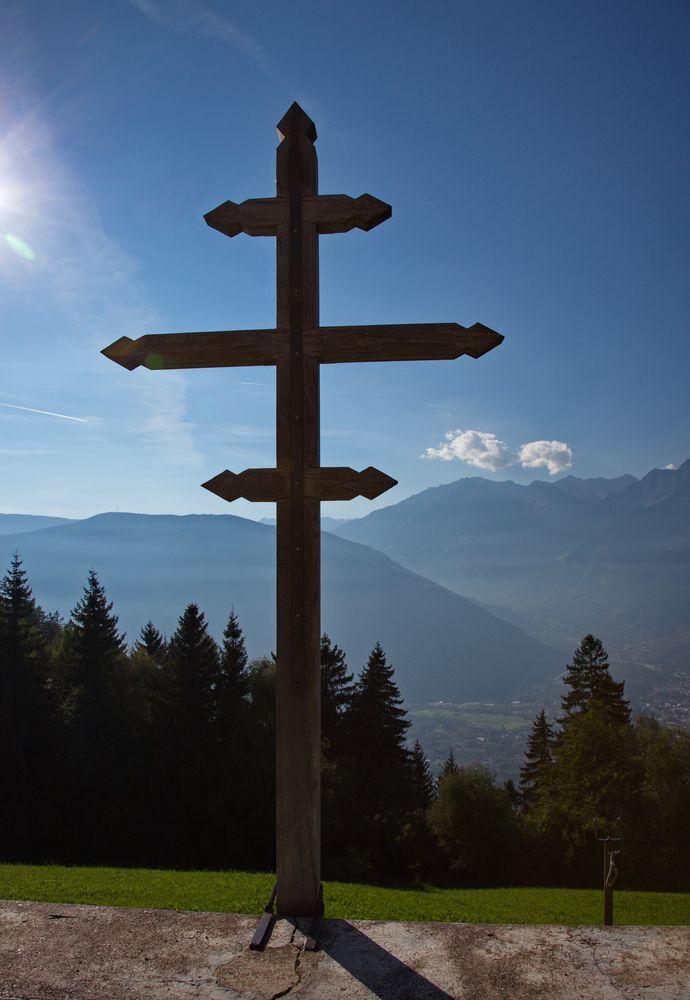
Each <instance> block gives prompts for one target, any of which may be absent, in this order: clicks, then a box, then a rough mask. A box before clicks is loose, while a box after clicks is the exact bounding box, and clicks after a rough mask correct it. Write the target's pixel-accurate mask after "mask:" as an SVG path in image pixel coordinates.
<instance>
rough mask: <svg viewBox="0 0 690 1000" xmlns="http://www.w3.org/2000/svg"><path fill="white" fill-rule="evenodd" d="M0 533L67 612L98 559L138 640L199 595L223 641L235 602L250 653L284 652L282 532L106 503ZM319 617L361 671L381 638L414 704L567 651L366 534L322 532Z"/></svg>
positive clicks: (4, 546)
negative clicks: (349, 536)
mask: <svg viewBox="0 0 690 1000" xmlns="http://www.w3.org/2000/svg"><path fill="white" fill-rule="evenodd" d="M23 527H24V530H23V532H22V533H19V534H17V533H14V534H5V535H2V536H0V565H4V566H8V565H9V562H10V560H11V558H12V555H13V553H14V552H15V551H17V552H19V555H20V557H21V559H22V562H23V565H24V568H25V569H26V571H27V573H28V575H29V580H30V582H31V585H32V587H33V590H34V594H35V596H36V599H37V600H38V602H39V604H40V605H41V606H42V607H43V608H44V610H46V611H52V610H58V611H59V612H60V613H61V614H62V615H63V616H68V615H69V612H70V610H71V608H73V607H74V605H75V604H76V602H77V600H78V599H79V598H80V596H81V594H82V588H83V586H84V584H85V582H86V577H87V573H88V571H89V569H91V568H94V569H95V570H96V571H97V573H98V576H99V579H100V580H101V582H102V583H103V584H104V586H105V588H106V591H107V594H108V597H109V599H110V600H112V601H113V604H114V611H115V613H116V614H117V615H118V616H119V619H120V626H121V628H123V629H124V630H125V631H126V632H127V635H128V640H129V641H130V642H133V641H134V640H135V639H136V638H137V636H138V633H139V631H140V629H141V627H142V626H143V625H144V624H145V623H146V622H147V620H148V619H151V620H152V621H153V622H154V624H156V625H157V626H158V627H159V628H160V629H161V630H163V631H164V632H166V633H167V634H168V635H170V634H171V633H172V631H173V630H174V628H175V627H176V625H177V619H178V617H179V615H180V614H181V613H182V611H183V610H184V608H185V607H186V605H187V604H188V603H190V602H192V601H194V602H196V603H198V605H199V606H200V608H201V609H202V610H203V611H204V612H205V613H206V616H207V618H208V621H209V624H210V627H211V630H212V632H213V633H214V634H215V635H216V637H219V636H220V634H221V633H222V630H223V628H224V625H225V622H226V620H227V615H228V612H229V610H230V608H231V606H234V608H235V610H236V613H237V615H238V619H239V621H240V624H241V626H242V628H243V630H244V632H245V636H246V639H247V646H248V650H249V652H250V655H252V656H259V655H267V654H268V653H269V652H270V651H271V650H272V649H274V648H275V528H274V527H272V526H270V525H264V524H260V523H258V522H256V521H250V520H247V519H245V518H240V517H233V516H231V515H187V516H173V515H144V514H122V513H109V514H99V515H97V516H95V517H91V518H88V519H86V520H81V521H67V522H65V523H61V524H57V525H54V526H51V527H38V528H37V529H36V530H34V531H30V530H28V529H27V523H26V522H24V525H23ZM322 540H323V545H322V627H323V630H324V631H327V632H328V633H329V635H330V636H331V638H332V640H333V641H334V642H336V643H337V644H338V645H339V646H341V647H342V648H343V649H344V650H345V652H346V654H347V658H348V663H349V666H350V669H351V670H353V671H354V672H358V671H359V670H360V669H361V667H362V666H363V665H364V663H365V662H366V659H367V657H368V654H369V652H370V651H371V649H372V648H373V646H374V645H375V643H376V642H380V643H381V644H382V646H383V648H384V650H385V651H386V654H387V656H388V659H389V662H392V663H393V665H394V667H395V670H396V675H395V676H396V680H397V682H398V684H399V686H400V688H401V691H402V693H403V696H404V698H405V700H406V701H407V702H408V703H411V702H414V701H427V700H430V699H443V700H448V701H459V702H462V701H467V700H471V699H490V698H493V697H496V695H497V692H499V691H500V692H503V693H511V694H513V693H519V692H521V691H523V690H524V689H525V688H527V687H530V686H531V685H532V684H534V683H538V682H540V681H543V680H544V679H546V678H549V677H551V676H553V675H555V674H557V673H558V672H559V671H560V670H561V669H562V665H563V662H564V659H563V654H562V653H561V652H559V651H557V650H553V649H550V648H548V647H547V646H545V645H544V644H542V643H540V642H538V641H536V640H535V639H534V638H533V637H531V636H529V635H527V634H526V633H525V632H524V631H523V630H522V629H520V628H518V627H516V626H515V625H512V624H509V623H507V622H505V621H503V620H501V619H499V618H497V617H495V616H494V615H492V614H491V613H490V612H489V611H487V610H486V609H485V608H482V607H480V606H478V605H477V604H476V603H475V602H473V601H470V600H468V599H466V598H465V597H462V596H460V595H458V594H456V593H454V592H452V591H451V590H448V589H447V588H445V587H441V586H439V585H438V584H435V583H433V582H432V581H431V580H427V579H424V578H423V577H420V576H419V575H418V574H416V573H414V572H411V571H410V570H408V569H405V568H403V567H402V566H400V565H398V564H397V563H395V562H393V561H392V560H391V559H389V558H388V557H387V556H385V555H383V554H381V553H380V552H376V551H374V550H373V549H371V548H369V547H367V546H364V545H360V544H358V543H355V542H351V541H347V540H345V539H341V538H337V537H335V536H334V535H331V534H328V533H326V532H324V533H323V534H322Z"/></svg>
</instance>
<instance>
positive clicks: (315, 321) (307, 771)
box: [102, 103, 503, 917]
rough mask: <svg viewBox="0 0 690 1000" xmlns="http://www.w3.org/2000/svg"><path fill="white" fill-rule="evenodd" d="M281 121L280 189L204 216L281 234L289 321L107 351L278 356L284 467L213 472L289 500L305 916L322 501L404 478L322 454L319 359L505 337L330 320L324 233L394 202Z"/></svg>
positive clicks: (258, 496)
mask: <svg viewBox="0 0 690 1000" xmlns="http://www.w3.org/2000/svg"><path fill="white" fill-rule="evenodd" d="M278 131H279V134H280V136H281V142H280V144H279V146H278V149H277V155H276V160H277V171H276V186H277V190H276V197H274V198H257V199H251V200H249V201H245V202H243V203H242V204H239V205H238V204H235V203H234V202H230V201H226V202H224V203H223V204H222V205H219V206H218V208H216V209H214V210H213V211H212V212H209V213H208V214H207V215H206V216H205V217H204V218H205V219H206V222H207V223H208V225H209V226H211V227H212V228H214V229H216V230H218V231H219V232H221V233H223V234H225V235H226V236H231V237H232V236H236V235H237V234H239V233H241V232H244V233H247V234H249V235H250V236H275V237H276V242H277V309H276V328H275V329H273V330H239V331H223V332H219V333H192V334H187V333H172V334H149V335H145V336H142V337H139V338H138V339H137V340H132V339H130V338H129V337H122V338H120V340H117V341H115V343H113V344H111V345H110V346H109V347H107V348H105V349H104V350H103V352H102V353H103V354H105V355H106V357H108V358H110V359H111V360H113V361H116V362H117V363H118V364H121V365H123V366H124V367H125V368H128V369H129V370H133V369H135V368H137V367H138V366H140V365H143V366H145V367H147V368H150V369H171V368H177V369H180V368H202V367H234V366H238V365H275V367H276V389H277V392H276V396H277V405H276V468H274V469H246V470H245V471H244V472H241V473H240V474H235V473H232V472H230V471H229V470H225V471H224V472H221V473H220V474H219V475H217V476H215V477H214V478H213V479H210V480H209V481H208V482H206V483H204V484H203V485H204V487H205V488H206V489H208V490H210V491H211V492H212V493H215V494H216V495H217V496H219V497H221V498H223V499H224V500H228V501H232V500H235V499H238V498H239V497H245V498H246V499H248V500H254V501H273V502H275V503H276V505H277V682H276V683H277V690H276V890H275V904H276V910H277V913H278V914H279V915H281V916H290V917H306V916H315V915H317V914H318V913H319V911H320V908H321V905H322V904H321V830H320V821H321V802H320V788H321V704H320V691H321V687H320V632H321V622H320V599H321V595H320V503H321V501H322V500H351V499H353V498H354V497H356V496H360V495H361V496H365V497H367V498H369V499H374V498H375V497H377V496H379V495H380V494H381V493H383V492H385V491H386V490H388V489H390V488H391V487H392V486H394V485H395V484H396V481H395V480H394V479H391V478H390V477H389V476H387V475H385V474H384V473H383V472H380V471H379V470H377V469H374V468H371V467H370V468H368V469H364V470H363V471H361V472H356V471H355V470H353V469H350V468H347V467H345V468H324V467H322V466H321V462H320V454H319V443H320V429H319V369H320V365H322V364H332V363H338V362H357V361H405V360H407V361H419V360H433V359H443V358H447V359H451V358H457V357H459V356H460V355H462V354H468V355H470V356H471V357H474V358H478V357H481V355H483V354H485V353H486V352H487V351H490V350H491V349H492V348H494V347H496V346H497V345H498V344H500V343H501V341H502V340H503V337H502V336H501V334H499V333H496V332H495V331H493V330H490V329H489V328H488V327H485V326H483V325H482V324H481V323H475V324H474V326H472V327H470V328H468V329H467V328H465V327H462V326H459V325H458V324H457V323H431V324H421V325H407V324H405V325H390V326H362V327H347V326H345V327H342V326H341V327H322V326H321V325H320V324H319V277H318V274H319V271H318V249H319V236H320V235H323V234H326V233H344V232H348V231H349V230H351V229H355V228H359V229H363V230H369V229H373V228H374V227H375V226H377V225H378V224H379V223H381V222H384V221H385V220H386V219H388V218H390V216H391V208H390V206H389V205H386V204H385V203H384V202H382V201H379V200H378V199H377V198H373V197H372V196H371V195H367V194H365V195H361V196H360V197H359V198H350V197H348V196H346V195H319V194H318V178H317V157H316V150H315V149H314V142H315V140H316V129H315V127H314V123H313V122H312V121H311V119H310V118H309V117H308V116H307V115H306V114H305V113H304V111H303V110H302V109H301V108H300V106H299V105H298V104H296V103H295V104H293V105H292V106H291V107H290V108H289V110H288V111H287V113H286V114H285V116H284V117H283V118H282V120H281V121H280V122H279V124H278Z"/></svg>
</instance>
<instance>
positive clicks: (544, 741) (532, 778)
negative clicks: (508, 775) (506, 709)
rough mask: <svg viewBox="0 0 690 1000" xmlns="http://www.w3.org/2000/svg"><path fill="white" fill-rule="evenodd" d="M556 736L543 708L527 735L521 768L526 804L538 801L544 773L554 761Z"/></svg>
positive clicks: (521, 793)
mask: <svg viewBox="0 0 690 1000" xmlns="http://www.w3.org/2000/svg"><path fill="white" fill-rule="evenodd" d="M555 738H556V737H555V733H554V729H553V726H551V725H550V724H549V723H548V722H547V721H546V713H545V712H544V709H543V708H542V710H541V712H539V714H538V715H537V717H536V719H535V720H534V722H533V723H532V730H531V732H530V734H529V736H528V737H527V750H526V751H525V761H524V763H523V765H522V767H521V768H520V795H521V798H522V801H523V803H524V804H525V805H526V806H529V805H531V804H533V803H534V802H536V800H537V799H538V797H539V792H540V789H541V785H542V782H543V778H544V775H545V773H546V771H547V769H548V768H549V767H550V765H551V764H552V763H553V747H554V742H555Z"/></svg>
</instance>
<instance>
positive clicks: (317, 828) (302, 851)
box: [276, 104, 321, 916]
mask: <svg viewBox="0 0 690 1000" xmlns="http://www.w3.org/2000/svg"><path fill="white" fill-rule="evenodd" d="M278 129H279V132H280V133H281V135H282V136H283V140H282V142H281V144H280V145H279V147H278V151H277V157H276V159H277V171H276V173H277V194H278V197H279V198H280V197H287V198H288V200H289V205H290V212H289V220H288V224H287V226H285V227H283V226H281V227H280V229H279V231H278V239H277V289H276V291H277V324H276V325H277V326H278V327H280V328H284V327H286V328H287V329H288V330H289V354H288V357H287V359H284V360H281V361H280V362H279V364H278V367H277V379H276V386H277V414H278V416H277V426H276V433H277V441H276V450H277V459H278V468H279V469H280V470H281V471H286V472H287V473H288V474H289V477H290V496H289V499H287V500H281V501H280V502H279V503H278V505H277V522H278V523H277V554H278V558H277V607H278V616H277V674H276V876H277V895H276V907H277V910H278V913H280V914H282V915H284V916H306V915H308V914H314V913H316V912H317V911H318V908H319V895H320V881H321V710H320V703H321V679H320V624H321V623H320V516H319V502H318V500H314V499H311V498H309V497H306V496H305V494H304V470H305V469H306V468H311V467H314V466H318V465H319V461H320V459H319V378H318V375H319V365H318V362H317V361H316V360H315V359H313V358H306V359H305V357H304V355H303V349H302V338H303V331H304V329H305V327H312V326H317V325H318V322H319V310H318V233H317V230H316V225H315V224H314V223H308V222H305V221H304V220H303V218H302V199H303V197H305V196H307V197H311V196H313V195H315V194H316V192H317V162H316V151H315V149H314V147H313V141H314V139H315V138H316V130H315V128H314V125H313V122H311V121H310V119H309V118H308V117H307V116H306V115H305V114H304V112H303V111H302V109H301V108H299V106H298V105H294V104H293V105H292V107H291V108H290V110H289V111H288V113H287V114H286V115H285V117H284V118H283V119H282V121H281V122H280V124H279V125H278Z"/></svg>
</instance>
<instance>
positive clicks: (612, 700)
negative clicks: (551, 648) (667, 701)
mask: <svg viewBox="0 0 690 1000" xmlns="http://www.w3.org/2000/svg"><path fill="white" fill-rule="evenodd" d="M566 671H567V672H566V675H565V677H564V678H563V681H564V683H565V684H567V685H568V687H569V688H570V691H568V693H567V694H565V695H564V696H563V698H562V699H561V708H562V711H563V716H562V717H561V718H560V719H559V722H560V723H561V724H563V725H565V724H566V723H567V721H568V720H569V719H571V718H572V717H573V716H575V715H577V714H578V713H580V712H582V711H584V710H585V709H586V708H587V706H588V705H589V704H590V703H591V702H593V701H595V702H598V703H600V704H601V705H602V707H603V708H604V711H605V715H606V717H607V718H608V719H609V720H610V721H611V722H614V723H618V724H621V725H627V724H628V723H629V722H630V704H629V702H627V701H626V700H625V699H624V697H623V691H624V688H625V682H624V681H621V682H620V683H617V682H616V681H614V680H613V678H612V677H611V675H610V673H609V662H608V654H607V652H606V650H605V649H604V647H603V645H602V643H601V640H600V639H597V638H596V637H595V636H593V635H586V636H585V637H584V639H583V640H582V642H581V643H580V645H579V646H578V648H577V649H576V650H575V653H574V655H573V661H572V663H569V664H568V665H567V667H566Z"/></svg>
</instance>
